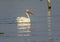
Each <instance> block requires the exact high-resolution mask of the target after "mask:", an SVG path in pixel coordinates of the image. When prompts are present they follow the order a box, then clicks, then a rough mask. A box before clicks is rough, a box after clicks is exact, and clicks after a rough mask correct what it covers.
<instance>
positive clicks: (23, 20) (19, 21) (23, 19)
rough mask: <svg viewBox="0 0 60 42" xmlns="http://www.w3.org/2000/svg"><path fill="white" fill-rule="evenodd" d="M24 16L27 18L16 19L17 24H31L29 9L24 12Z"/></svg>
mask: <svg viewBox="0 0 60 42" xmlns="http://www.w3.org/2000/svg"><path fill="white" fill-rule="evenodd" d="M25 14H26V15H27V17H17V19H16V20H17V23H23V22H31V20H30V17H29V14H33V13H32V11H30V10H29V9H27V10H26V11H25Z"/></svg>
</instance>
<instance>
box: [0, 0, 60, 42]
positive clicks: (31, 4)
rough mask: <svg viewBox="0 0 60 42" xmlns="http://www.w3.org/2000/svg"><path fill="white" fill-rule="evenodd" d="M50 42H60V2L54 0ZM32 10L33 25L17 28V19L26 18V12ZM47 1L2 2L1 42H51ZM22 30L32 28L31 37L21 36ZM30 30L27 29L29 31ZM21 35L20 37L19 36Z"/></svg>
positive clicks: (0, 10)
mask: <svg viewBox="0 0 60 42" xmlns="http://www.w3.org/2000/svg"><path fill="white" fill-rule="evenodd" d="M51 2H52V13H51V37H52V39H50V40H51V41H50V42H60V14H59V13H60V9H59V7H60V5H59V3H60V1H59V0H52V1H51ZM27 8H28V9H31V10H32V11H33V12H34V14H35V15H33V16H32V15H31V16H30V18H31V23H30V25H27V26H20V27H17V23H16V18H17V17H18V16H25V13H24V11H25V10H26V9H27ZM47 13H48V11H47V0H43V1H40V0H32V1H31V0H27V1H25V0H24V1H23V0H8V1H5V0H4V1H3V0H0V32H4V34H3V35H0V42H49V40H48V39H49V32H48V16H47ZM20 28H30V31H31V32H28V33H27V32H26V34H29V36H26V35H24V33H23V34H22V35H23V36H21V35H20V32H21V31H20V30H19V29H20ZM27 30H28V29H25V31H27ZM18 35H20V36H18Z"/></svg>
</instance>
